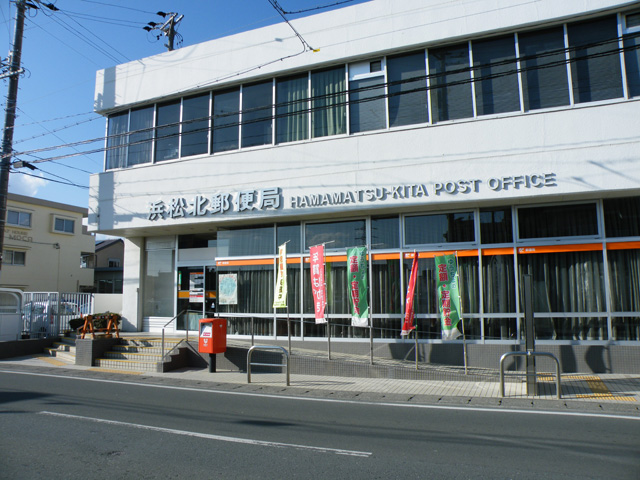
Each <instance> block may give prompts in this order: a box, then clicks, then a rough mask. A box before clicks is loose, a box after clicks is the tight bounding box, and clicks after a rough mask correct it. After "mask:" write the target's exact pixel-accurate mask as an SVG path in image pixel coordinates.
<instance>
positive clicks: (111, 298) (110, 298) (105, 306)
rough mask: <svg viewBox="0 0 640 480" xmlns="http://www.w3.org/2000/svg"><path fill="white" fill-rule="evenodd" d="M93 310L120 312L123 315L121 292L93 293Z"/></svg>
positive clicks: (96, 311)
mask: <svg viewBox="0 0 640 480" xmlns="http://www.w3.org/2000/svg"><path fill="white" fill-rule="evenodd" d="M93 311H94V312H95V313H105V312H111V313H118V314H120V315H122V294H121V293H95V294H94V295H93Z"/></svg>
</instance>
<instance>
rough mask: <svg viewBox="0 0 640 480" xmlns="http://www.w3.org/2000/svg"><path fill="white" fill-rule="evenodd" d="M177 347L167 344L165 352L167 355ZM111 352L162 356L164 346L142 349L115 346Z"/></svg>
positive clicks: (134, 346)
mask: <svg viewBox="0 0 640 480" xmlns="http://www.w3.org/2000/svg"><path fill="white" fill-rule="evenodd" d="M174 346H175V345H174V344H170V345H169V344H165V346H164V352H165V353H167V352H168V351H169V350H171V349H172V348H173V347H174ZM111 350H112V351H114V352H122V353H146V354H156V355H161V354H162V346H161V345H156V346H152V347H142V346H137V345H114V346H113V347H111Z"/></svg>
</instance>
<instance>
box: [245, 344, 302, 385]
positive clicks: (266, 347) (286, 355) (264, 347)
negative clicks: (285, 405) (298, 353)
mask: <svg viewBox="0 0 640 480" xmlns="http://www.w3.org/2000/svg"><path fill="white" fill-rule="evenodd" d="M258 349H259V350H281V351H282V352H283V353H284V359H285V363H284V364H282V363H251V355H252V354H253V351H254V350H258ZM251 365H256V366H261V367H286V368H287V387H288V386H289V385H290V384H291V381H290V380H291V375H290V369H289V352H287V349H286V348H284V347H279V346H277V345H254V346H252V347H251V348H249V351H248V352H247V383H251Z"/></svg>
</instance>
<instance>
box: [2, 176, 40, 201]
mask: <svg viewBox="0 0 640 480" xmlns="http://www.w3.org/2000/svg"><path fill="white" fill-rule="evenodd" d="M46 184H47V182H46V180H43V179H42V178H40V177H32V176H31V175H22V174H20V173H12V174H11V175H10V176H9V192H11V193H17V194H19V195H25V196H27V197H35V196H36V195H37V193H38V191H39V190H40V189H41V188H42V187H44V186H45V185H46Z"/></svg>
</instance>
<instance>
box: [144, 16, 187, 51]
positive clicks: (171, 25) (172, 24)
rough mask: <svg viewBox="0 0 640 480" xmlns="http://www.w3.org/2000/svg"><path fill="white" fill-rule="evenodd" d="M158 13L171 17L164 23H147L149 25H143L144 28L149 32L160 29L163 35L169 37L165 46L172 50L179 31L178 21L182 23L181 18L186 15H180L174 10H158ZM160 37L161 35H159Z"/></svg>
mask: <svg viewBox="0 0 640 480" xmlns="http://www.w3.org/2000/svg"><path fill="white" fill-rule="evenodd" d="M157 15H160V16H161V17H163V18H167V17H169V18H168V19H167V20H166V21H165V22H164V23H162V24H160V23H156V22H149V23H147V26H145V27H142V29H143V30H146V31H147V32H150V31H151V30H160V31H161V32H162V35H164V36H166V37H167V44H166V45H165V47H167V50H169V51H171V50H173V42H174V38H175V36H176V33H177V32H176V26H177V25H178V23H180V20H182V19H183V18H184V15H180V16H178V14H177V13H172V12H170V13H165V12H158V13H157ZM178 35H180V34H178ZM158 38H160V35H158Z"/></svg>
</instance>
